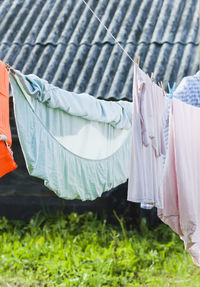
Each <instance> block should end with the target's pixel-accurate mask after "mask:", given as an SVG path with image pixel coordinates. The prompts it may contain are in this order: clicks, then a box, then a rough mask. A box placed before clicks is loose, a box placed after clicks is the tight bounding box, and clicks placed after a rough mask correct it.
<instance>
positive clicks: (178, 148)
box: [158, 99, 200, 266]
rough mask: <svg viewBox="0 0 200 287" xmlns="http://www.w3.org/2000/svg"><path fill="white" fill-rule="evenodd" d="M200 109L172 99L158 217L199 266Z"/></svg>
mask: <svg viewBox="0 0 200 287" xmlns="http://www.w3.org/2000/svg"><path fill="white" fill-rule="evenodd" d="M199 122H200V110H199V108H197V107H193V106H191V105H188V104H186V103H183V102H181V101H179V100H177V99H173V100H172V108H171V114H170V127H169V149H168V153H167V159H166V166H165V173H164V178H163V196H164V207H163V209H158V216H159V217H160V219H161V220H162V221H163V222H164V223H166V224H168V225H169V226H170V227H171V228H172V230H174V231H175V232H176V233H177V234H179V235H180V237H181V239H182V240H183V241H184V244H185V248H186V250H187V251H188V252H189V253H190V254H191V255H192V258H193V261H194V263H195V264H196V265H198V266H200V212H199V206H200V193H199V186H200V177H199V173H200V149H199V146H200V135H199V133H198V126H199Z"/></svg>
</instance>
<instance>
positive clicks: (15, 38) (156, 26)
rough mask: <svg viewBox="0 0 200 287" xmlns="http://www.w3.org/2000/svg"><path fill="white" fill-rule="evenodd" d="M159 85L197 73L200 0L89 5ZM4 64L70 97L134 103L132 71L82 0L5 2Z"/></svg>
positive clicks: (0, 40)
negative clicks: (86, 95) (73, 94)
mask: <svg viewBox="0 0 200 287" xmlns="http://www.w3.org/2000/svg"><path fill="white" fill-rule="evenodd" d="M87 3H88V5H89V6H90V7H91V8H92V9H93V10H94V11H95V13H96V14H97V15H98V16H99V18H100V19H101V20H102V22H103V23H104V24H105V25H106V26H107V27H108V29H109V30H110V31H111V32H112V33H113V35H114V36H115V37H116V38H117V40H118V41H119V42H120V44H121V45H122V46H123V47H124V49H125V50H126V51H127V52H128V53H129V54H130V56H131V57H132V58H134V57H135V56H137V57H138V56H140V65H141V67H142V68H143V70H144V71H145V72H147V73H149V74H150V73H151V72H154V78H155V79H156V80H157V81H161V80H162V81H163V82H164V85H165V87H166V85H167V82H168V81H170V82H173V81H176V82H177V83H179V82H180V80H181V79H182V78H183V77H184V76H185V75H191V74H194V73H195V72H196V71H197V70H198V64H199V57H198V31H199V29H198V28H199V23H198V0H177V1H173V0H142V1H138V0H123V1H120V0H101V1H99V0H87ZM0 22H1V25H0V59H2V60H3V61H5V62H8V63H9V64H10V65H12V66H13V67H14V68H16V69H19V70H21V71H22V72H23V73H24V74H28V73H34V74H36V75H38V76H39V77H41V78H44V79H46V80H48V81H49V82H51V83H53V84H54V85H56V86H59V87H61V88H64V89H66V90H69V91H75V92H78V93H80V92H87V93H89V94H91V95H93V96H95V97H97V98H102V99H117V100H118V99H126V100H131V98H132V92H131V91H132V78H133V74H132V73H133V69H132V67H133V65H132V62H131V61H130V59H129V58H128V57H127V55H126V54H125V53H123V51H122V50H121V49H120V47H119V46H118V45H117V44H116V43H115V42H114V40H113V38H112V37H111V36H110V35H109V34H108V33H107V32H106V30H105V29H104V27H103V26H102V25H100V23H99V22H98V20H97V19H96V18H95V17H94V16H93V15H92V13H91V12H90V11H89V10H88V8H87V7H86V6H85V4H84V3H83V2H82V0H39V1H31V0H15V1H13V0H4V1H1V2H0Z"/></svg>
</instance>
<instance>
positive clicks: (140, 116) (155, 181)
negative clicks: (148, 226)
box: [128, 65, 167, 207]
mask: <svg viewBox="0 0 200 287" xmlns="http://www.w3.org/2000/svg"><path fill="white" fill-rule="evenodd" d="M166 113H167V102H166V97H164V95H163V91H162V89H161V88H160V87H158V86H157V85H156V84H155V83H153V82H152V81H151V79H150V78H149V76H148V75H146V74H145V73H144V72H143V71H142V70H141V69H140V68H139V67H138V66H137V65H134V82H133V120H132V130H133V132H132V145H131V168H130V176H129V182H128V200H129V201H133V202H140V203H143V204H151V205H153V206H156V207H162V206H163V198H162V185H161V183H162V175H163V158H162V156H163V155H164V154H165V143H164V126H165V120H166Z"/></svg>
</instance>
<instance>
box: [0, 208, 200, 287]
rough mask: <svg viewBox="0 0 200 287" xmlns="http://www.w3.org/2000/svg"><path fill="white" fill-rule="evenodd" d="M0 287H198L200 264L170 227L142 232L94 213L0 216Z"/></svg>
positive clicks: (142, 225)
mask: <svg viewBox="0 0 200 287" xmlns="http://www.w3.org/2000/svg"><path fill="white" fill-rule="evenodd" d="M0 286H6V287H9V286H26V287H28V286H80V287H81V286H92V287H100V286H104V287H106V286H107V287H108V286H117V287H119V286H126V287H129V286H135V287H137V286H153V287H155V286H166V287H168V286H178V287H181V286H184V287H185V286H187V287H188V286H195V287H197V286H200V268H198V267H196V266H195V265H194V264H193V263H192V260H191V258H190V256H189V255H188V254H187V253H186V252H185V251H184V246H183V242H182V241H181V240H180V239H179V237H178V236H177V235H175V234H174V233H173V232H172V231H171V230H170V229H169V228H168V227H167V226H165V225H160V226H158V227H157V228H155V229H154V230H148V228H147V226H146V224H145V222H144V221H143V222H142V223H141V227H140V232H138V231H133V230H127V229H126V228H125V227H124V224H123V220H120V224H119V226H113V225H109V224H107V222H106V220H98V219H97V218H96V216H95V214H93V213H87V214H84V215H77V214H75V213H72V214H70V215H68V216H66V215H64V214H57V215H51V216H50V215H40V214H37V215H36V216H35V217H34V218H32V219H31V220H30V222H29V223H25V222H23V221H7V220H6V219H4V218H3V219H0Z"/></svg>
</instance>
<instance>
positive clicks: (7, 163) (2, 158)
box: [0, 141, 17, 178]
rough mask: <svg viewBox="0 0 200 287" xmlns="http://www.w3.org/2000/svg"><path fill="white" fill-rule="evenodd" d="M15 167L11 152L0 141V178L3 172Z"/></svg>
mask: <svg viewBox="0 0 200 287" xmlns="http://www.w3.org/2000/svg"><path fill="white" fill-rule="evenodd" d="M16 168H17V164H16V163H15V161H14V159H13V156H12V152H11V150H9V149H8V148H7V146H6V144H5V142H3V141H0V178H1V177H2V176H4V175H5V174H7V173H9V172H11V171H13V170H14V169H16Z"/></svg>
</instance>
